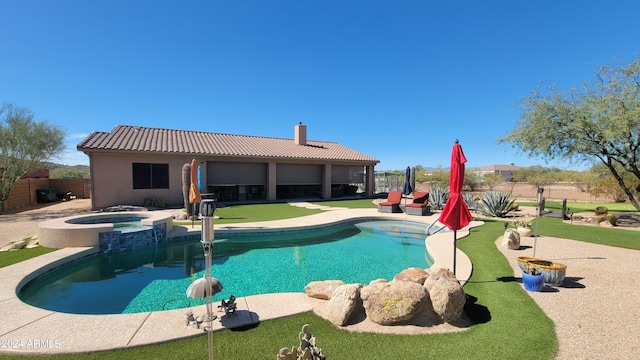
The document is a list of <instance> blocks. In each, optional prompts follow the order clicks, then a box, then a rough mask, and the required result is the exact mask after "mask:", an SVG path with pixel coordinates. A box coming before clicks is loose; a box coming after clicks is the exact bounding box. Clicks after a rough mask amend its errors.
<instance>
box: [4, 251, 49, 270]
mask: <svg viewBox="0 0 640 360" xmlns="http://www.w3.org/2000/svg"><path fill="white" fill-rule="evenodd" d="M55 250H58V249H51V248H45V247H42V246H38V247H35V248H31V249H20V250H13V251H5V252H2V253H0V268H3V267H5V266H9V265H12V264H15V263H19V262H21V261H24V260H27V259H31V258H33V257H36V256H40V255H42V254H46V253H49V252H52V251H55Z"/></svg>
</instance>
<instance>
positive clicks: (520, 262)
mask: <svg viewBox="0 0 640 360" xmlns="http://www.w3.org/2000/svg"><path fill="white" fill-rule="evenodd" d="M532 260H542V259H540V258H537V257H531V256H518V266H520V270H522V271H524V268H525V266H527V262H529V261H532Z"/></svg>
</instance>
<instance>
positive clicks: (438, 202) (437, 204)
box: [429, 187, 449, 210]
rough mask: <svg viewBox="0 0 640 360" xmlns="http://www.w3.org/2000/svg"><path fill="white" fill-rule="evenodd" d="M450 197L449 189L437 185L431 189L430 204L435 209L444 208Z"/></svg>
mask: <svg viewBox="0 0 640 360" xmlns="http://www.w3.org/2000/svg"><path fill="white" fill-rule="evenodd" d="M448 198H449V190H447V189H446V188H443V187H435V188H433V189H431V190H429V206H431V209H433V210H442V208H443V207H444V204H446V202H447V199H448Z"/></svg>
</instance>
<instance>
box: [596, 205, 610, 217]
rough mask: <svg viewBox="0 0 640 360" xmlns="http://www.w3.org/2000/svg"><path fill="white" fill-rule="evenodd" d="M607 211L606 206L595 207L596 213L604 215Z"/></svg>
mask: <svg viewBox="0 0 640 360" xmlns="http://www.w3.org/2000/svg"><path fill="white" fill-rule="evenodd" d="M608 212H609V209H607V207H606V206H598V207H597V208H596V215H606V214H607V213H608Z"/></svg>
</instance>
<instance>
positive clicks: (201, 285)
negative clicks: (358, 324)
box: [187, 277, 222, 299]
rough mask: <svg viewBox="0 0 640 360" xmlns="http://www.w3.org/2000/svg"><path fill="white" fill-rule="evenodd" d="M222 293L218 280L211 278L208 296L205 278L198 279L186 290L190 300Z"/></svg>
mask: <svg viewBox="0 0 640 360" xmlns="http://www.w3.org/2000/svg"><path fill="white" fill-rule="evenodd" d="M220 291H222V283H221V282H220V280H218V279H216V278H214V277H212V278H211V287H210V294H207V278H206V277H203V278H200V279H198V280H196V281H194V282H192V283H191V285H189V287H188V288H187V296H188V297H190V298H194V299H197V298H204V297H207V295H210V296H213V295H215V294H217V293H219V292H220Z"/></svg>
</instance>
